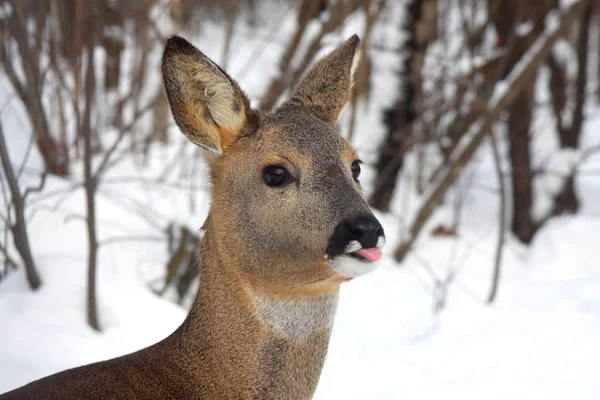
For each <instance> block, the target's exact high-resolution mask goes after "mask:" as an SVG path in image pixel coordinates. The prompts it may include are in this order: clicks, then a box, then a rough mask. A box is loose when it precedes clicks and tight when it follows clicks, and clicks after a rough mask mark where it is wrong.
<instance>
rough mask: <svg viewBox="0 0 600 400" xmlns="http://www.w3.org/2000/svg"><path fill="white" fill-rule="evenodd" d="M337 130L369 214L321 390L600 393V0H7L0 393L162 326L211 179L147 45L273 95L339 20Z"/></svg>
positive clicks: (0, 137)
mask: <svg viewBox="0 0 600 400" xmlns="http://www.w3.org/2000/svg"><path fill="white" fill-rule="evenodd" d="M355 33H356V34H358V35H359V36H360V37H361V39H362V42H361V48H362V51H363V57H362V59H361V62H360V65H359V66H358V69H357V72H356V85H355V87H354V95H353V100H352V102H351V104H350V106H349V107H348V109H347V111H346V113H345V115H344V117H343V118H342V120H341V121H340V124H339V129H340V134H341V135H342V136H344V137H345V138H346V139H348V140H349V141H351V142H352V143H353V145H354V146H355V147H356V148H357V149H358V152H359V154H360V155H361V158H362V159H363V161H364V162H365V165H364V168H363V170H364V174H363V175H362V178H361V181H362V183H363V186H364V187H365V191H366V194H367V197H368V201H369V203H370V204H371V206H372V207H373V208H374V209H375V212H376V213H377V216H378V217H379V218H380V219H381V221H382V223H383V224H384V227H385V230H386V233H387V236H388V243H387V246H386V248H385V249H384V253H385V257H384V261H383V262H382V264H383V265H382V267H381V268H380V269H379V270H378V271H376V272H375V273H373V274H371V275H369V276H367V277H364V278H361V279H359V280H356V281H353V282H350V283H348V284H346V285H345V286H344V288H343V289H342V294H341V300H340V306H339V311H338V316H337V319H336V323H335V328H334V332H333V337H332V341H331V346H330V352H329V356H328V359H327V361H326V364H325V369H324V371H323V375H322V377H321V381H320V384H319V388H318V391H317V395H316V397H317V398H321V399H331V398H348V399H367V398H368V399H375V398H382V399H394V398H401V397H404V396H410V397H411V398H417V399H429V398H434V397H435V398H439V397H440V396H449V397H450V398H459V396H460V397H461V398H480V397H481V396H483V395H485V396H486V398H488V399H490V398H491V399H496V398H498V399H506V398H511V399H518V398H526V397H527V398H531V397H532V396H535V397H540V398H541V397H543V398H546V399H551V398H557V399H558V398H560V399H563V398H567V397H568V398H577V399H598V398H600V381H599V380H598V371H600V357H599V356H600V335H599V334H598V333H599V332H600V261H599V260H600V239H599V238H600V2H598V1H595V0H437V1H436V0H397V1H396V0H394V1H391V0H387V1H386V0H294V1H283V0H240V1H235V0H222V1H216V0H135V1H134V0H91V1H87V0H0V156H1V157H0V158H1V173H0V199H1V200H0V393H2V392H4V391H8V390H10V389H12V388H15V387H18V386H20V385H22V384H24V383H27V382H29V381H31V380H33V379H37V378H40V377H42V376H44V375H47V374H50V373H53V372H57V371H59V370H62V369H65V368H69V367H73V366H77V365H81V364H84V363H89V362H92V361H97V360H101V359H106V358H110V357H114V356H117V355H120V354H124V353H127V352H131V351H134V350H136V349H139V348H141V347H144V346H147V345H149V344H151V343H154V342H156V341H158V340H160V339H162V338H163V337H165V336H166V335H168V334H169V333H171V332H172V331H173V330H174V329H175V328H176V327H177V326H178V324H179V323H181V321H182V320H183V318H184V317H185V314H186V310H187V308H188V307H189V305H190V304H191V302H192V301H193V298H194V295H195V291H196V288H197V281H198V276H199V274H200V273H201V272H200V271H201V266H200V265H198V262H197V247H198V241H199V239H200V237H201V234H202V232H201V231H200V230H199V228H200V226H201V225H202V223H203V222H204V218H205V217H206V214H207V212H208V207H209V194H210V187H209V183H208V180H207V176H206V166H205V164H204V160H203V157H202V153H201V151H200V149H199V148H197V147H195V146H193V145H192V144H190V143H189V142H188V141H187V140H186V139H185V138H184V137H183V135H182V134H181V133H180V132H179V130H178V129H177V127H176V126H175V124H174V122H173V120H172V117H171V113H170V110H169V107H168V103H167V101H166V97H165V94H164V91H163V86H162V77H161V74H160V62H161V61H160V60H161V56H162V51H163V48H164V44H165V41H166V39H168V38H169V37H170V36H172V35H175V34H177V35H181V36H184V37H185V38H187V39H188V40H189V41H191V42H192V43H193V44H194V45H196V46H197V47H198V48H199V49H200V50H201V51H203V52H204V53H205V54H206V55H208V56H209V57H210V58H212V59H213V60H215V61H216V62H217V63H219V65H220V66H221V67H222V68H223V69H225V70H226V71H228V72H229V74H230V75H231V76H232V77H233V78H234V79H235V80H237V81H238V82H239V83H240V86H241V87H242V88H243V89H244V90H245V91H246V93H247V94H248V95H249V97H250V98H251V101H252V106H253V107H254V108H256V109H260V110H262V111H264V112H268V111H269V110H273V109H274V108H276V107H277V105H278V104H280V103H281V102H282V101H283V100H285V99H286V97H287V95H288V94H289V92H290V90H291V88H292V87H293V86H294V84H295V83H296V82H297V81H298V80H299V78H300V77H301V76H302V74H303V73H304V72H305V71H306V70H307V68H308V67H310V66H311V65H312V64H313V63H314V62H315V61H316V60H318V59H319V58H320V57H322V56H323V55H324V54H326V53H327V52H328V51H330V50H332V49H333V48H335V47H336V46H337V45H339V44H341V43H343V41H345V40H346V39H347V38H348V37H350V36H351V35H353V34H355Z"/></svg>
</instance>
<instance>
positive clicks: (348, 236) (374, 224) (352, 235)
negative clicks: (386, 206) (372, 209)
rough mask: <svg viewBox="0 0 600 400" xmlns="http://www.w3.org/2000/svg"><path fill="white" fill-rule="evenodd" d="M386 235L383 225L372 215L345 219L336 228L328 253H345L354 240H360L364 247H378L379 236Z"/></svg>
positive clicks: (330, 240)
mask: <svg viewBox="0 0 600 400" xmlns="http://www.w3.org/2000/svg"><path fill="white" fill-rule="evenodd" d="M384 235H385V234H384V232H383V227H382V226H381V224H380V223H379V221H377V219H376V218H375V217H373V216H372V215H369V216H362V217H359V218H356V219H353V220H345V221H342V222H340V223H339V224H338V226H337V227H336V228H335V231H334V233H333V235H332V236H331V238H330V239H329V245H328V246H327V253H328V254H329V255H332V256H336V255H339V254H343V253H344V252H345V251H346V247H347V246H348V244H349V243H350V242H352V241H357V242H359V243H360V245H361V246H362V248H364V249H370V248H372V247H376V246H377V242H378V241H379V238H380V237H383V236H384Z"/></svg>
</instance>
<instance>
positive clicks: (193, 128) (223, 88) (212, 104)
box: [162, 37, 255, 156]
mask: <svg viewBox="0 0 600 400" xmlns="http://www.w3.org/2000/svg"><path fill="white" fill-rule="evenodd" d="M162 72H163V80H164V83H165V89H166V92H167V97H168V99H169V104H170V105H171V111H172V112H173V117H174V118H175V122H177V125H178V126H179V128H180V129H181V131H182V132H183V133H184V134H185V136H187V138H188V139H189V140H190V141H192V142H193V143H195V144H197V145H198V146H200V147H202V148H204V149H205V150H208V151H209V152H210V153H212V154H214V155H217V156H220V155H222V154H223V152H224V151H225V150H226V149H227V148H228V147H229V146H230V145H231V144H232V143H233V141H234V140H235V139H236V137H237V136H238V134H239V133H240V132H241V131H242V130H243V129H244V127H245V126H246V125H248V124H251V123H253V121H254V120H255V113H254V111H253V110H252V109H251V108H250V102H249V101H248V98H247V97H246V95H245V94H244V92H242V90H241V89H240V88H239V86H238V84H237V83H236V82H235V81H234V80H233V79H231V78H230V77H229V76H228V75H227V74H226V73H225V71H223V70H222V69H221V68H219V67H218V66H217V64H215V63H214V62H212V61H211V60H210V59H209V58H208V57H206V56H205V55H204V54H202V53H201V52H200V51H199V50H197V49H196V48H195V47H194V46H192V45H191V44H190V43H189V42H187V41H186V40H185V39H183V38H180V37H173V38H171V39H169V41H168V42H167V46H166V48H165V52H164V55H163V65H162Z"/></svg>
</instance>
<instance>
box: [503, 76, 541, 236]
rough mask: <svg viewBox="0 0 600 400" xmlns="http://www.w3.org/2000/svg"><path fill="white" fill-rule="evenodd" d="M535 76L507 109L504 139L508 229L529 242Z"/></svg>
mask: <svg viewBox="0 0 600 400" xmlns="http://www.w3.org/2000/svg"><path fill="white" fill-rule="evenodd" d="M534 82H535V79H532V80H531V82H530V83H528V84H527V86H526V87H525V88H524V90H523V91H522V92H521V95H520V96H519V97H517V99H516V100H515V102H514V103H513V105H512V106H511V107H510V109H509V116H508V127H507V130H508V139H509V145H510V151H509V154H510V165H511V169H512V182H511V184H512V205H513V213H512V222H511V229H512V232H513V233H514V234H515V235H516V236H517V237H518V238H519V240H520V241H522V242H523V243H529V242H530V241H531V238H532V237H533V234H534V233H535V223H534V220H533V216H532V215H531V206H532V204H533V187H532V178H533V175H532V173H531V159H530V154H529V144H530V135H529V128H530V125H531V119H532V107H533V92H534V86H535V83H534Z"/></svg>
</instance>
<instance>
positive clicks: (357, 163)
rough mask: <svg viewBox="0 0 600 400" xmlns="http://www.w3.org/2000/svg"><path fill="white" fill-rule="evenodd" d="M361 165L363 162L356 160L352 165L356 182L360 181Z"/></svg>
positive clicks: (351, 168)
mask: <svg viewBox="0 0 600 400" xmlns="http://www.w3.org/2000/svg"><path fill="white" fill-rule="evenodd" d="M360 164H361V161H360V160H356V161H354V162H353V163H352V166H351V167H350V170H351V171H352V178H354V180H355V181H358V177H359V176H360Z"/></svg>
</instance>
